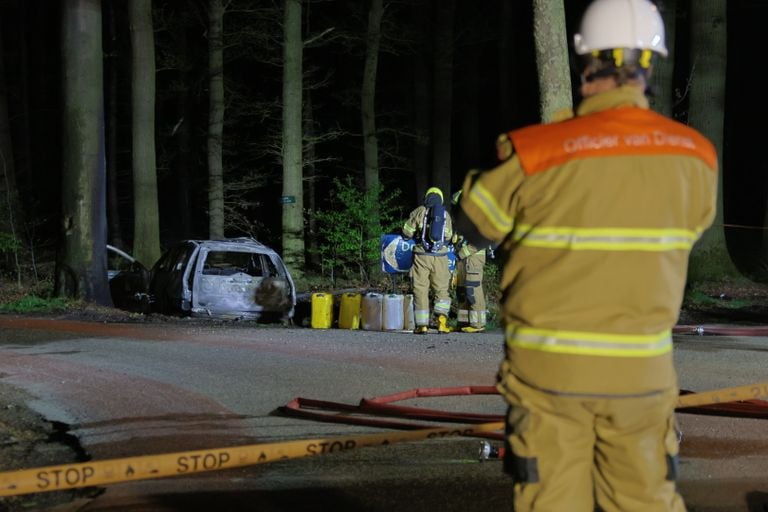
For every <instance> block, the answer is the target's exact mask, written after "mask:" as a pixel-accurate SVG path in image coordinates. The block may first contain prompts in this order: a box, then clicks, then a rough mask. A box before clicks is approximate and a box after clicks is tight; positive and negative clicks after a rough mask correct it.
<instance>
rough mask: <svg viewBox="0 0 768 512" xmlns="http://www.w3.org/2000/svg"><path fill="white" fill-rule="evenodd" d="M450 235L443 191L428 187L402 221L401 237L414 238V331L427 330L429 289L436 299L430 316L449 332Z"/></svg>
mask: <svg viewBox="0 0 768 512" xmlns="http://www.w3.org/2000/svg"><path fill="white" fill-rule="evenodd" d="M452 237H453V225H452V221H451V216H450V215H449V214H448V211H447V210H446V208H445V205H444V204H443V192H442V191H441V190H440V189H439V188H437V187H431V188H430V189H429V190H427V192H426V194H424V204H423V205H421V206H419V207H417V208H416V209H415V210H413V211H412V212H411V214H410V215H409V216H408V220H406V221H405V224H404V225H403V238H406V239H408V238H413V239H415V241H416V245H415V246H414V249H413V266H412V267H411V273H410V275H411V282H412V283H413V300H414V321H415V324H416V329H415V330H414V332H415V333H416V334H426V333H427V331H428V330H429V323H430V307H429V306H430V291H431V293H432V295H433V296H434V301H435V304H434V308H433V310H432V316H433V319H434V321H435V323H436V324H437V332H439V333H448V332H451V330H450V327H448V314H449V313H450V310H451V296H450V295H449V293H448V288H449V284H450V281H451V273H450V271H449V270H448V251H449V249H448V244H449V243H450V241H451V238H452Z"/></svg>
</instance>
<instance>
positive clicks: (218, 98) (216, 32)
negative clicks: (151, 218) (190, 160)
mask: <svg viewBox="0 0 768 512" xmlns="http://www.w3.org/2000/svg"><path fill="white" fill-rule="evenodd" d="M223 31H224V4H223V3H222V0H209V3H208V72H209V91H208V236H209V237H210V238H214V239H216V238H224V164H223V153H222V135H223V133H224V36H223Z"/></svg>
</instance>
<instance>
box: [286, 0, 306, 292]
mask: <svg viewBox="0 0 768 512" xmlns="http://www.w3.org/2000/svg"><path fill="white" fill-rule="evenodd" d="M283 30H284V35H283V37H284V46H283V143H282V157H283V195H282V197H281V203H282V207H283V259H284V260H285V264H286V266H288V268H289V269H290V271H291V273H292V274H293V275H294V276H295V277H298V278H300V277H302V276H303V275H304V193H303V188H302V178H303V175H302V113H301V112H302V83H303V81H302V55H303V51H302V45H303V43H302V37H301V0H286V1H285V13H284V26H283Z"/></svg>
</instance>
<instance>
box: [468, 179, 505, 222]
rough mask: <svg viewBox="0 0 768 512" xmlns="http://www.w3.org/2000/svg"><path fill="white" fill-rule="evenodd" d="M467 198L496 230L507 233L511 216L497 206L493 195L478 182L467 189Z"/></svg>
mask: <svg viewBox="0 0 768 512" xmlns="http://www.w3.org/2000/svg"><path fill="white" fill-rule="evenodd" d="M469 199H470V201H472V203H473V204H474V205H475V206H477V207H478V208H480V211H482V212H483V213H484V214H485V216H486V218H487V219H488V220H489V221H490V223H491V224H492V225H493V227H494V228H495V229H496V230H497V231H500V232H501V233H507V232H509V230H510V229H512V217H510V216H509V215H507V212H505V211H504V210H503V209H502V208H500V207H499V205H498V204H497V203H496V200H495V199H494V198H493V195H492V194H491V193H490V192H489V191H488V189H486V188H485V187H483V186H482V185H481V184H480V183H475V185H474V186H473V187H472V189H471V190H470V191H469Z"/></svg>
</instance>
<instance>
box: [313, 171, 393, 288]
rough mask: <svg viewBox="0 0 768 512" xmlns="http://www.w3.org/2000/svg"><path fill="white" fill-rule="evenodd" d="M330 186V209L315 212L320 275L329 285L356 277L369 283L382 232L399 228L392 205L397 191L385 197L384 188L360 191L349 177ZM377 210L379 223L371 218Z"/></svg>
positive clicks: (336, 180)
mask: <svg viewBox="0 0 768 512" xmlns="http://www.w3.org/2000/svg"><path fill="white" fill-rule="evenodd" d="M333 185H334V190H333V192H332V199H331V202H330V205H329V209H327V210H320V211H317V212H314V215H315V219H316V221H317V226H318V228H317V233H316V235H317V237H318V244H317V249H316V250H315V252H316V253H317V254H318V255H319V257H320V261H321V262H322V273H323V274H324V275H329V277H330V278H331V282H332V283H335V282H336V280H337V279H338V278H349V277H350V276H352V275H355V274H357V275H359V276H360V278H361V279H362V280H363V281H365V282H369V281H370V276H369V269H371V268H373V267H375V266H376V265H377V262H378V261H379V258H380V247H379V244H380V239H381V235H382V233H387V232H390V231H393V230H395V229H396V228H397V227H398V225H399V222H400V214H399V209H398V208H397V207H396V206H394V202H395V199H396V198H397V197H398V196H399V195H400V191H399V190H395V191H394V192H391V193H390V194H389V195H387V196H384V194H383V186H379V187H376V188H375V189H373V190H363V188H362V187H360V186H358V185H357V184H355V183H354V182H353V180H352V178H351V177H350V176H347V177H346V179H345V180H343V181H342V180H339V179H338V178H335V179H334V180H333ZM377 210H378V212H379V218H378V221H377V219H376V218H375V215H372V212H375V211H377Z"/></svg>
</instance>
